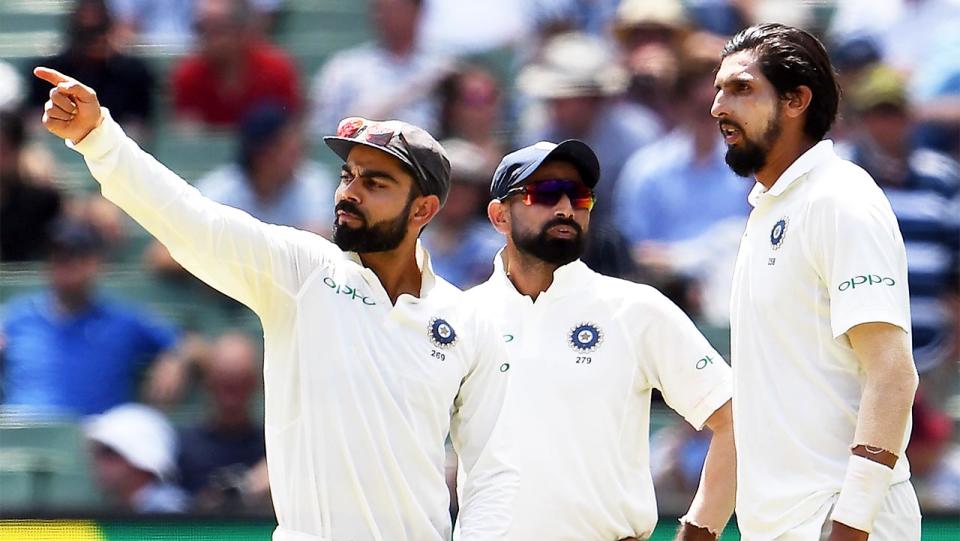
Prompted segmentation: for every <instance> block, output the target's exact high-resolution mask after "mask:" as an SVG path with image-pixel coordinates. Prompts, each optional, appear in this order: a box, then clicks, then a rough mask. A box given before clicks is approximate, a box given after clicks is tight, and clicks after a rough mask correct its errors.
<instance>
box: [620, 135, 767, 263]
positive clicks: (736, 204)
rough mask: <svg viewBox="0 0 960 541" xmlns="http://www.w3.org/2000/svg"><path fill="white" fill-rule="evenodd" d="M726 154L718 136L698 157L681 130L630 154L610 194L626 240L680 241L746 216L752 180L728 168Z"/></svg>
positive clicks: (688, 138) (690, 139)
mask: <svg viewBox="0 0 960 541" xmlns="http://www.w3.org/2000/svg"><path fill="white" fill-rule="evenodd" d="M725 152H726V150H725V148H724V146H723V144H722V141H720V139H719V138H717V143H716V145H715V147H714V149H713V150H712V151H711V152H710V153H709V154H708V155H706V156H703V157H700V158H699V159H698V158H697V156H696V155H695V152H694V140H693V135H692V134H691V133H690V132H689V131H688V130H686V129H684V128H680V129H676V130H674V131H672V132H671V133H669V134H668V135H667V136H666V137H664V138H663V139H661V140H659V141H657V142H656V143H653V144H651V145H648V146H647V147H644V148H642V149H640V150H639V151H637V152H636V153H635V154H634V155H633V156H631V157H630V159H629V160H628V161H627V163H626V165H624V167H623V173H622V174H621V175H620V180H619V181H618V183H617V192H616V194H615V196H614V198H613V199H614V203H615V208H614V215H615V218H616V219H615V220H614V221H615V223H617V224H618V225H619V227H620V228H621V232H622V233H623V235H624V236H625V237H626V238H627V240H628V241H629V242H630V244H637V243H639V242H643V241H655V242H661V243H672V242H678V241H683V240H687V239H690V238H693V237H697V236H699V235H702V234H703V233H704V232H706V231H708V230H709V229H710V227H711V226H712V225H713V224H715V223H718V222H720V221H723V220H726V219H727V218H733V217H746V215H747V214H748V212H749V205H748V203H747V193H748V192H749V191H750V188H751V184H750V183H749V182H747V181H745V180H744V179H742V178H740V177H737V176H736V175H735V174H734V173H733V172H731V171H730V168H729V167H727V165H726V163H725V162H724V153H725Z"/></svg>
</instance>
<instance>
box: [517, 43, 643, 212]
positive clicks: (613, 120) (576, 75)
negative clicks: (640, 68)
mask: <svg viewBox="0 0 960 541" xmlns="http://www.w3.org/2000/svg"><path fill="white" fill-rule="evenodd" d="M626 83H627V79H626V73H625V72H624V70H623V69H622V68H621V67H620V66H619V65H618V64H617V63H616V56H615V54H614V52H613V51H612V50H610V49H609V48H608V47H607V46H606V45H605V44H604V43H603V42H602V41H601V40H600V39H599V38H595V37H592V36H589V35H587V34H580V33H568V34H562V35H559V36H557V37H555V38H553V39H552V40H550V41H549V42H548V43H547V44H546V45H545V46H544V49H543V51H542V52H541V57H540V58H539V59H538V60H537V61H535V62H534V63H533V64H530V65H528V66H526V67H525V68H524V69H523V70H522V71H521V72H520V74H519V76H518V79H517V84H518V86H519V87H520V89H521V90H522V91H523V92H525V93H527V94H528V95H530V96H531V97H533V98H537V99H539V100H542V105H543V110H538V109H534V110H532V111H529V114H528V115H527V118H526V119H525V122H524V124H523V125H522V126H521V133H520V142H521V143H522V144H525V145H529V144H533V143H536V142H537V141H563V140H566V139H580V140H582V141H584V142H585V143H587V144H588V145H589V146H590V147H591V148H594V149H596V152H597V156H598V157H599V159H600V171H601V174H602V175H603V177H602V180H603V181H602V182H600V183H599V184H598V190H599V191H598V193H597V200H598V201H600V202H601V203H600V204H598V205H597V206H596V208H595V209H594V210H593V215H592V217H591V219H592V220H593V221H594V225H597V222H601V223H602V222H604V221H606V219H607V218H608V217H609V216H610V214H611V212H612V205H611V204H610V203H607V204H606V205H604V204H603V202H604V201H612V199H613V198H612V193H613V190H614V186H615V185H616V181H617V178H618V177H619V175H620V169H621V168H622V167H623V164H624V162H626V160H627V158H628V157H629V156H630V155H631V154H632V153H633V152H634V151H635V150H636V149H637V148H639V147H641V146H643V145H645V144H646V143H649V142H651V141H652V140H653V139H654V138H655V137H656V136H657V135H658V130H659V128H658V124H657V121H656V120H655V119H653V118H652V117H650V116H649V115H645V114H641V113H640V112H638V111H637V110H636V109H635V108H633V107H630V106H628V105H626V104H624V103H623V101H622V100H621V99H620V98H621V96H622V93H623V91H624V89H625V88H626ZM544 113H545V114H544Z"/></svg>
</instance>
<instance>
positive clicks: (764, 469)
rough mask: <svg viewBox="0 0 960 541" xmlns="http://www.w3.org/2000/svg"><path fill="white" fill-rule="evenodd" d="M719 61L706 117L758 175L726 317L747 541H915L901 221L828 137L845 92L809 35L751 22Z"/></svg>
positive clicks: (738, 161)
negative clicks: (709, 114)
mask: <svg viewBox="0 0 960 541" xmlns="http://www.w3.org/2000/svg"><path fill="white" fill-rule="evenodd" d="M721 58H722V61H721V63H720V67H719V71H718V73H717V77H716V87H717V95H716V98H715V100H714V103H713V109H712V114H713V116H714V117H716V118H717V120H718V122H719V127H720V131H721V132H722V134H723V137H724V140H725V141H726V144H727V155H726V161H727V164H729V166H730V167H731V169H733V171H734V172H736V173H737V174H739V175H741V176H744V177H749V176H752V177H754V178H755V179H756V185H755V186H754V189H753V191H752V192H751V193H750V196H749V199H750V203H751V204H752V205H753V207H754V208H753V211H752V212H751V214H750V218H749V220H748V222H747V227H746V233H745V234H744V236H743V239H742V241H741V243H740V253H739V255H738V258H737V264H736V270H735V274H734V283H733V291H732V298H731V307H730V309H731V333H732V362H733V377H734V387H733V388H734V392H733V420H734V433H735V434H736V441H737V459H738V460H737V462H738V464H739V465H740V468H739V471H738V480H737V521H738V523H739V525H740V531H741V532H742V534H743V539H744V540H746V541H768V540H774V539H776V540H779V541H816V540H819V539H821V536H822V535H829V539H830V541H853V540H865V539H867V537H868V536H869V538H870V540H871V541H916V540H919V539H920V509H919V506H918V504H917V497H916V494H915V493H914V491H913V487H912V486H911V485H910V482H909V478H910V467H909V465H908V464H907V459H906V457H905V456H904V455H903V453H904V449H905V448H906V444H907V439H908V435H909V432H910V430H909V424H908V420H909V416H910V408H911V405H912V403H913V395H914V392H915V391H916V387H917V373H916V370H915V368H914V365H913V358H912V355H911V350H910V339H909V336H908V333H909V332H910V331H909V329H910V311H909V298H908V295H907V263H906V252H905V250H904V245H903V238H902V237H901V236H900V229H899V227H898V225H897V220H896V218H895V217H894V214H893V211H892V210H891V208H890V203H889V202H888V201H887V199H886V197H885V196H884V194H883V192H882V191H881V190H880V188H879V187H877V185H876V183H875V182H874V181H873V179H872V178H870V176H869V175H868V174H867V173H866V172H865V171H863V170H862V169H860V168H859V167H857V166H856V165H854V164H852V163H850V162H848V161H845V160H842V159H840V158H839V157H838V156H837V155H836V154H835V153H834V150H833V143H832V142H831V141H830V140H828V139H824V136H825V134H826V132H827V130H829V128H830V125H831V124H832V123H833V121H834V119H835V117H836V115H837V104H838V102H839V98H840V89H839V87H838V85H837V82H836V79H835V76H834V71H833V67H832V66H831V65H830V60H829V58H828V57H827V53H826V51H825V50H824V48H823V45H822V44H821V43H820V42H819V41H818V40H817V39H816V38H814V37H813V36H811V35H810V34H808V33H807V32H804V31H803V30H799V29H796V28H791V27H789V26H783V25H779V24H761V25H757V26H752V27H750V28H747V29H745V30H743V31H741V32H740V33H738V34H737V35H736V36H734V37H733V38H731V39H730V41H728V42H727V44H726V46H725V48H724V50H723V52H722V54H721ZM827 532H829V533H827Z"/></svg>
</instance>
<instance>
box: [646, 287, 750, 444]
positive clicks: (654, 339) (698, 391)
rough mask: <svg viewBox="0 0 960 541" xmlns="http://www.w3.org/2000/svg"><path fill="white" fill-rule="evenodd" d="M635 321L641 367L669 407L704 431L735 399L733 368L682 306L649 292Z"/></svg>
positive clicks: (648, 381) (653, 291) (651, 290)
mask: <svg viewBox="0 0 960 541" xmlns="http://www.w3.org/2000/svg"><path fill="white" fill-rule="evenodd" d="M648 296H649V300H646V301H645V302H643V303H641V304H640V305H639V306H637V307H636V308H635V309H634V311H633V313H634V314H635V315H634V316H631V319H633V320H634V321H641V320H642V321H644V322H645V324H643V325H634V326H635V328H639V329H640V335H639V337H638V338H639V341H640V343H639V347H638V348H637V355H638V358H637V362H638V363H639V365H640V372H641V374H642V375H643V376H644V377H645V378H646V381H647V383H649V384H650V385H651V386H652V387H655V388H657V389H659V390H660V392H661V393H663V398H664V400H666V402H667V405H669V406H670V407H671V408H673V410H674V411H676V412H677V413H679V414H680V415H682V416H683V418H684V419H686V421H687V422H688V423H690V425H691V426H693V427H694V428H696V429H697V430H700V429H701V428H703V425H704V423H706V421H707V419H709V418H710V416H711V415H712V414H713V412H715V411H717V409H719V408H720V406H722V405H724V404H725V403H726V402H727V401H728V400H730V398H731V396H733V381H732V377H731V374H730V367H729V366H727V363H726V362H725V361H724V360H723V357H721V356H720V354H719V353H717V351H716V350H715V349H714V348H713V346H711V345H710V342H708V341H707V339H706V338H705V337H704V336H703V334H701V333H700V331H699V330H697V327H696V326H695V325H694V324H693V321H691V320H690V318H688V317H687V315H686V314H684V313H683V311H682V310H680V308H679V307H677V305H675V304H673V302H671V301H670V300H669V299H667V298H666V297H664V296H663V295H662V294H661V293H660V292H658V291H656V290H654V289H652V288H650V291H649V293H648Z"/></svg>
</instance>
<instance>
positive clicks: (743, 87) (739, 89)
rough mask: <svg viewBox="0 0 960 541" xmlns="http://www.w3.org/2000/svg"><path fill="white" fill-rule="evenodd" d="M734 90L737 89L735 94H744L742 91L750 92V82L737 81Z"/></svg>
mask: <svg viewBox="0 0 960 541" xmlns="http://www.w3.org/2000/svg"><path fill="white" fill-rule="evenodd" d="M736 90H737V94H744V93H746V92H750V84H749V83H737V86H736Z"/></svg>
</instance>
